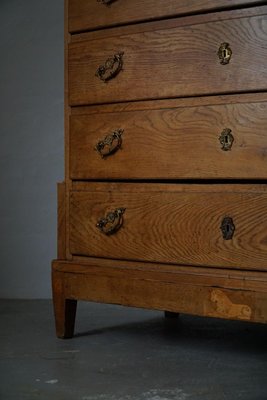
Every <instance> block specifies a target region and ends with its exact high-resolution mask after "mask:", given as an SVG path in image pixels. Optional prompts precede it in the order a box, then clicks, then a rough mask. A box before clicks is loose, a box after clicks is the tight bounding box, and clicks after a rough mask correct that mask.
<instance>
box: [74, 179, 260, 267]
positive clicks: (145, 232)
mask: <svg viewBox="0 0 267 400" xmlns="http://www.w3.org/2000/svg"><path fill="white" fill-rule="evenodd" d="M73 187H74V190H73V191H72V192H71V196H70V251H71V253H72V254H73V255H83V256H94V257H105V258H118V259H128V260H137V261H152V262H161V263H172V264H185V265H186V264H188V265H196V266H197V265H205V266H214V267H235V268H243V269H259V270H267V185H247V184H242V185H240V184H239V185H234V184H229V185H227V184H210V185H204V184H202V185H193V184H183V185H180V184H134V183H129V184H128V183H127V184H125V183H116V184H114V183H110V184H109V183H88V184H85V183H84V184H83V183H76V184H74V186H73Z"/></svg>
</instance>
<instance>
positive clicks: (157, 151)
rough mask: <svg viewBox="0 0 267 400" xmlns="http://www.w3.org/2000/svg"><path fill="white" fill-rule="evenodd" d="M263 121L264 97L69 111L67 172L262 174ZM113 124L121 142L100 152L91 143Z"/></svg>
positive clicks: (98, 175)
mask: <svg viewBox="0 0 267 400" xmlns="http://www.w3.org/2000/svg"><path fill="white" fill-rule="evenodd" d="M154 104H155V106H156V104H157V103H154ZM266 125H267V102H266V103H249V104H226V105H217V106H216V105H215V106H212V105H211V106H199V107H184V108H170V109H168V108H167V109H159V110H153V109H152V110H146V111H132V112H115V113H106V114H101V113H99V114H95V115H91V114H89V115H77V116H72V117H71V122H70V176H71V178H73V179H174V178H176V179H179V178H200V179H207V178H267V159H266V158H267V136H266ZM118 128H119V129H122V130H123V134H122V148H121V149H119V150H118V151H117V152H116V153H115V154H112V155H111V156H109V157H106V158H102V157H101V156H100V154H99V153H98V152H97V151H96V150H95V146H96V144H97V143H98V142H99V141H100V140H103V139H104V138H105V136H106V135H109V134H112V133H113V132H114V131H115V130H117V129H118ZM225 128H230V129H231V131H232V134H233V136H234V142H233V145H232V149H231V150H229V151H224V150H222V145H221V143H220V140H219V137H220V135H221V132H222V131H223V130H224V129H225ZM115 142H116V141H115Z"/></svg>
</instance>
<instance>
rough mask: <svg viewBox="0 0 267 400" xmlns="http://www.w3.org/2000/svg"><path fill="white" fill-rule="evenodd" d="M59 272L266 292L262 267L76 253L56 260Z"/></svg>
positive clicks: (266, 282) (264, 273) (266, 281)
mask: <svg viewBox="0 0 267 400" xmlns="http://www.w3.org/2000/svg"><path fill="white" fill-rule="evenodd" d="M54 267H55V268H56V270H57V271H59V272H68V273H73V274H86V273H87V271H88V267H90V271H91V272H93V273H94V274H96V275H97V274H100V275H103V276H109V277H123V276H125V274H126V275H128V276H129V277H131V279H138V277H139V276H140V274H141V276H142V279H145V280H146V279H151V280H162V281H165V282H176V283H182V284H183V285H188V284H189V285H191V284H194V285H196V286H197V285H199V286H216V287H217V288H224V289H233V290H234V289H237V290H244V291H247V290H251V291H257V292H263V293H265V292H267V273H266V272H264V271H261V272H259V271H250V270H249V271H244V270H238V269H222V268H220V269H218V268H209V267H199V266H198V267H194V266H192V265H171V264H160V263H155V262H153V263H150V262H135V261H128V260H111V259H107V258H95V257H81V256H75V257H73V260H72V261H67V262H63V263H61V262H60V263H56V265H54Z"/></svg>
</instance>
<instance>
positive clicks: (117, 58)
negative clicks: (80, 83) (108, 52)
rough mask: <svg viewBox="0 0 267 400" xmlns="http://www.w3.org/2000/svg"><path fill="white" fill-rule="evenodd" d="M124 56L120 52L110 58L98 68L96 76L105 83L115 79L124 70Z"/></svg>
mask: <svg viewBox="0 0 267 400" xmlns="http://www.w3.org/2000/svg"><path fill="white" fill-rule="evenodd" d="M123 54H124V53H123V52H120V53H117V54H114V56H112V57H109V58H108V59H107V60H106V62H105V63H104V64H103V65H100V66H99V67H98V68H97V70H96V73H95V75H96V76H97V77H98V78H99V79H101V81H103V82H105V83H106V82H108V81H110V80H111V79H113V78H115V77H116V76H117V75H118V73H119V72H120V71H121V70H122V67H123V58H122V57H123Z"/></svg>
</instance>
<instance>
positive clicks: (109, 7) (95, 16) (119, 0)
mask: <svg viewBox="0 0 267 400" xmlns="http://www.w3.org/2000/svg"><path fill="white" fill-rule="evenodd" d="M108 3H109V4H108ZM259 3H264V1H257V0H216V1H214V0H179V1H177V0H146V1H143V0H134V1H133V0H113V1H112V0H111V1H110V2H109V0H69V31H70V32H80V31H84V30H91V29H95V28H101V27H108V26H113V25H121V24H125V23H129V22H137V21H145V20H153V19H158V18H161V17H171V16H175V15H179V14H186V13H193V12H198V11H201V12H204V11H207V10H216V9H221V8H226V7H235V6H239V5H250V4H259Z"/></svg>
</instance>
